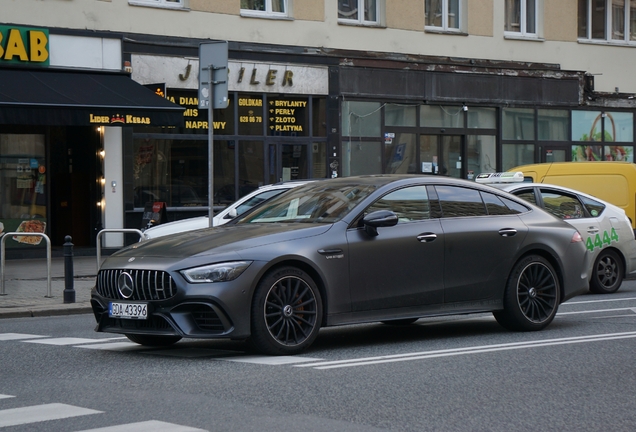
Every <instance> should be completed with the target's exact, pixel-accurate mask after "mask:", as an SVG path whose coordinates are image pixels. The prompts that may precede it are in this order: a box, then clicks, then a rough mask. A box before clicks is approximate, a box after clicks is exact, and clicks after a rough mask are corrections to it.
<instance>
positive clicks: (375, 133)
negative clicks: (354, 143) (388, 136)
mask: <svg viewBox="0 0 636 432" xmlns="http://www.w3.org/2000/svg"><path fill="white" fill-rule="evenodd" d="M380 107H381V105H380V102H353V101H344V102H343V103H342V135H343V136H351V137H379V136H380V126H381V124H382V120H381V112H380Z"/></svg>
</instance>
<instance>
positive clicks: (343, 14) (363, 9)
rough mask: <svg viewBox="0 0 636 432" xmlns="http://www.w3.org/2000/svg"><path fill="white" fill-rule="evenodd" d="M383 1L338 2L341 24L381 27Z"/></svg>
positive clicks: (342, 0) (356, 0) (348, 0)
mask: <svg viewBox="0 0 636 432" xmlns="http://www.w3.org/2000/svg"><path fill="white" fill-rule="evenodd" d="M384 2H385V0H338V22H339V23H341V24H362V25H383V21H384V20H383V16H384V4H385V3H384Z"/></svg>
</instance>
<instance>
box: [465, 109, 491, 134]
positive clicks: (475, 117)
mask: <svg viewBox="0 0 636 432" xmlns="http://www.w3.org/2000/svg"><path fill="white" fill-rule="evenodd" d="M466 116H467V118H468V127H469V128H471V129H496V128H497V110H496V109H495V108H480V107H472V106H471V107H468V111H467V112H466Z"/></svg>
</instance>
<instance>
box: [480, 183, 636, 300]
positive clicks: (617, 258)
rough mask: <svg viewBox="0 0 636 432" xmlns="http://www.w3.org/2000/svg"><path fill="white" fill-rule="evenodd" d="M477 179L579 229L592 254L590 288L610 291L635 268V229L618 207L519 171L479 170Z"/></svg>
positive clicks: (607, 292) (600, 291)
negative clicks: (528, 179)
mask: <svg viewBox="0 0 636 432" xmlns="http://www.w3.org/2000/svg"><path fill="white" fill-rule="evenodd" d="M476 181H477V182H478V183H486V184H490V185H491V186H495V187H497V188H498V189H502V190H505V191H507V192H510V193H512V194H513V195H516V196H518V197H519V198H523V199H525V200H526V201H529V202H531V203H532V204H534V205H536V206H538V207H541V208H543V209H544V210H546V211H548V212H549V213H552V214H553V215H554V216H556V217H558V218H560V219H563V220H564V221H566V222H568V223H570V224H571V225H573V226H574V227H575V228H576V229H578V230H579V232H580V233H581V236H582V237H583V241H584V242H585V245H586V246H587V249H588V250H589V251H590V253H591V254H592V257H591V258H592V262H593V267H592V271H591V272H590V291H592V292H594V293H598V294H609V293H613V292H615V291H617V290H618V289H619V288H620V286H621V284H622V282H623V278H624V277H625V276H626V275H629V274H631V273H634V272H636V240H634V231H633V230H632V224H631V222H630V220H629V218H628V217H627V215H626V214H625V211H624V210H623V209H621V208H620V207H617V206H615V205H613V204H610V203H608V202H606V201H603V200H601V199H599V198H596V197H594V196H591V195H588V194H586V193H583V192H579V191H576V190H573V189H569V188H566V187H562V186H556V185H550V184H544V183H524V182H523V173H521V172H516V173H512V172H506V173H488V174H480V175H478V176H477V178H476Z"/></svg>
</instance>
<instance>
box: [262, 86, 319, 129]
mask: <svg viewBox="0 0 636 432" xmlns="http://www.w3.org/2000/svg"><path fill="white" fill-rule="evenodd" d="M265 119H266V123H267V134H268V135H273V136H286V137H287V136H292V137H295V136H309V99H308V98H306V97H299V96H290V95H268V97H267V109H266V114H265Z"/></svg>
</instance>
